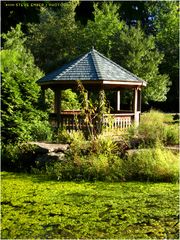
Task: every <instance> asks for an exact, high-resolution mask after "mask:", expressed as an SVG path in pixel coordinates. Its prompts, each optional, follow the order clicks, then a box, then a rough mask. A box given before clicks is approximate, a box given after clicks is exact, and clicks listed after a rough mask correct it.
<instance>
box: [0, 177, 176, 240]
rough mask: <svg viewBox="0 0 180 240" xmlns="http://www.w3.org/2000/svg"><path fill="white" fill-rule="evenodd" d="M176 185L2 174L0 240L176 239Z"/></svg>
mask: <svg viewBox="0 0 180 240" xmlns="http://www.w3.org/2000/svg"><path fill="white" fill-rule="evenodd" d="M178 192H179V190H178V185H177V184H170V183H160V184H152V183H137V182H134V183H131V182H129V183H103V182H96V183H75V182H54V181H44V179H42V178H40V177H38V176H32V175H31V176H30V175H25V174H24V175H22V174H12V173H5V172H3V173H2V199H1V200H2V204H1V208H2V209H1V211H2V231H1V234H2V235H1V236H2V238H3V239H72V238H73V239H74V238H76V239H89V238H93V239H94V238H97V239H99V238H102V239H113V238H118V239H178V230H179V228H178V217H177V214H178Z"/></svg>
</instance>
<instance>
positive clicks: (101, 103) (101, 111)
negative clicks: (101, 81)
mask: <svg viewBox="0 0 180 240" xmlns="http://www.w3.org/2000/svg"><path fill="white" fill-rule="evenodd" d="M98 105H99V106H98V124H97V130H98V133H99V134H100V133H101V132H102V127H103V115H104V113H105V112H104V111H105V92H104V89H102V88H101V89H100V90H99V99H98Z"/></svg>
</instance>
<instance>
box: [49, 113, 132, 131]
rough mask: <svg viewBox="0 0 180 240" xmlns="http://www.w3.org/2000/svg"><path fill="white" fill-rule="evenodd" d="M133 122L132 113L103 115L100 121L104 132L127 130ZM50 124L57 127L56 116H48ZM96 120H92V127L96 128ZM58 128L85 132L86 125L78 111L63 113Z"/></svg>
mask: <svg viewBox="0 0 180 240" xmlns="http://www.w3.org/2000/svg"><path fill="white" fill-rule="evenodd" d="M133 121H134V114H133V113H120V114H105V115H104V116H103V119H102V125H103V128H104V129H105V130H107V131H108V130H113V129H114V130H123V129H127V128H129V127H130V126H131V125H132V123H133ZM50 123H51V124H52V126H53V127H57V126H58V117H57V114H51V115H50ZM98 124H99V123H98V121H97V118H95V119H94V120H93V125H94V127H95V128H96V127H97V126H98ZM59 126H60V127H62V128H65V129H66V130H67V131H73V130H75V131H77V130H85V129H86V127H87V126H86V124H85V123H84V120H83V118H82V116H81V115H80V111H77V112H70V111H68V112H67V111H65V112H62V114H61V115H60V117H59Z"/></svg>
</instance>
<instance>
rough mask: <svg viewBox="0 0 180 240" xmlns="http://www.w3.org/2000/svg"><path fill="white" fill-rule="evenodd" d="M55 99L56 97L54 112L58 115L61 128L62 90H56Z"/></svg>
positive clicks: (58, 123) (58, 124)
mask: <svg viewBox="0 0 180 240" xmlns="http://www.w3.org/2000/svg"><path fill="white" fill-rule="evenodd" d="M54 94H55V99H54V112H55V113H56V115H57V127H58V128H59V126H60V123H61V90H60V89H56V90H55V91H54Z"/></svg>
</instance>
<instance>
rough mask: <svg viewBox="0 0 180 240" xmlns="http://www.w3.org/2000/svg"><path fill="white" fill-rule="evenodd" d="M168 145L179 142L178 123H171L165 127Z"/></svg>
mask: <svg viewBox="0 0 180 240" xmlns="http://www.w3.org/2000/svg"><path fill="white" fill-rule="evenodd" d="M165 132H166V139H165V143H166V144H167V145H173V144H179V128H178V125H170V126H168V125H167V126H166V127H165Z"/></svg>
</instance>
